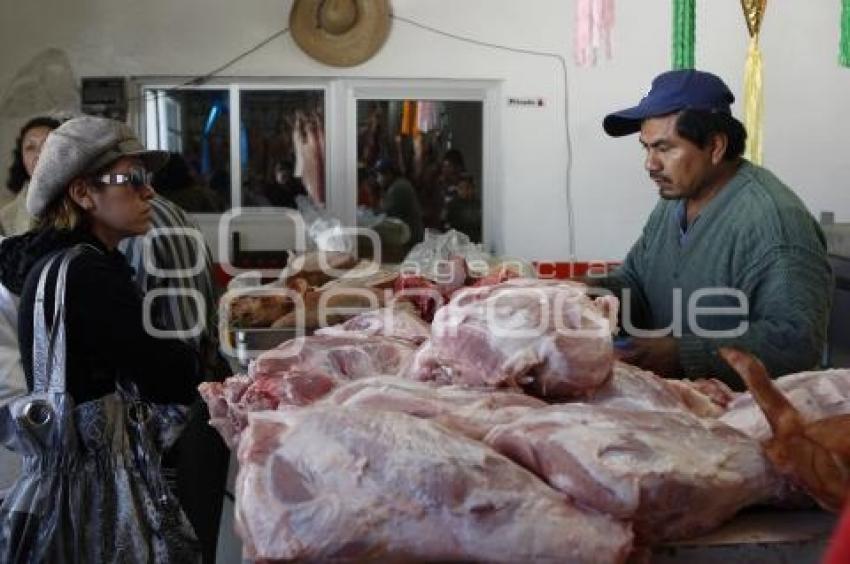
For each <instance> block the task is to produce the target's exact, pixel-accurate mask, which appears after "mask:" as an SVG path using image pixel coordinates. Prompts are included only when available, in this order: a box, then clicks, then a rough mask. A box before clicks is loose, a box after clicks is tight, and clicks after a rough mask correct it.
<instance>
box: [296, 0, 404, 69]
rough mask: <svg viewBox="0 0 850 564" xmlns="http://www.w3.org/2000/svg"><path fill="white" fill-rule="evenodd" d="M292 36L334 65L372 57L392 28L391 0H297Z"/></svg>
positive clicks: (305, 48)
mask: <svg viewBox="0 0 850 564" xmlns="http://www.w3.org/2000/svg"><path fill="white" fill-rule="evenodd" d="M289 28H290V30H291V32H292V37H293V38H294V39H295V42H296V43H297V44H298V46H299V47H301V49H303V50H304V52H305V53H307V54H308V55H310V56H311V57H313V58H314V59H316V60H317V61H319V62H322V63H325V64H326V65H330V66H334V67H352V66H354V65H359V64H360V63H363V62H364V61H367V60H369V59H370V58H371V57H372V56H373V55H374V54H375V53H377V52H378V50H379V49H380V48H381V46H382V45H383V44H384V42H385V41H386V40H387V35H388V34H389V31H390V2H389V0H295V4H294V5H293V6H292V11H291V12H290V13H289Z"/></svg>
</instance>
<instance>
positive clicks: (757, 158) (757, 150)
mask: <svg viewBox="0 0 850 564" xmlns="http://www.w3.org/2000/svg"><path fill="white" fill-rule="evenodd" d="M761 77H762V75H761V50H760V49H759V36H758V35H755V36H754V37H753V38H752V39H750V48H749V52H748V53H747V65H746V68H745V70H744V127H746V129H747V148H746V150H745V151H744V157H746V158H747V159H748V160H749V161H751V162H753V163H755V164H758V165H760V164H761V163H762V147H761V137H762V123H761V118H762V108H763V107H764V96H763V95H762V88H761V86H762V78H761Z"/></svg>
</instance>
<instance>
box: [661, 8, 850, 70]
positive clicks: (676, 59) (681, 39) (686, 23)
mask: <svg viewBox="0 0 850 564" xmlns="http://www.w3.org/2000/svg"><path fill="white" fill-rule="evenodd" d="M844 1H845V3H846V2H850V0H844ZM695 25H696V0H673V68H674V69H692V68H694V43H695V42H696V35H695V33H694V28H695Z"/></svg>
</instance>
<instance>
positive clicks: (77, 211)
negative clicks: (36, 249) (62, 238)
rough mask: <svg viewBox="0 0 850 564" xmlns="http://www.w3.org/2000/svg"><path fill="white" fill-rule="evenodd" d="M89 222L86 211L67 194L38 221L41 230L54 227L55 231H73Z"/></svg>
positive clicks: (52, 205)
mask: <svg viewBox="0 0 850 564" xmlns="http://www.w3.org/2000/svg"><path fill="white" fill-rule="evenodd" d="M87 220H88V217H87V215H86V212H85V210H83V208H81V207H80V206H79V204H77V202H75V201H74V199H73V198H71V195H70V194H69V193H68V192H65V193H64V194H63V195H62V197H61V198H57V199H56V200H55V201H54V202H53V203H52V204H50V207H48V208H47V210H46V211H45V212H44V215H43V216H41V217H40V218H39V219H38V220H37V221H36V226H37V227H39V228H43V227H53V228H54V229H63V230H71V229H76V228H77V227H79V226H81V225H83V224H85V223H86V222H87Z"/></svg>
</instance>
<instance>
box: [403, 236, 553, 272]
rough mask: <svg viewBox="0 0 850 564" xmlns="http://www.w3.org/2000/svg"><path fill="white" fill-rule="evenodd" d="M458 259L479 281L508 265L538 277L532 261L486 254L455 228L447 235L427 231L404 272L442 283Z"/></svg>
mask: <svg viewBox="0 0 850 564" xmlns="http://www.w3.org/2000/svg"><path fill="white" fill-rule="evenodd" d="M455 257H462V258H463V259H464V260H465V262H466V268H467V270H468V272H469V274H470V275H472V276H473V277H476V278H481V277H484V276H487V275H488V274H490V272H491V271H492V270H494V269H497V268H499V267H500V266H507V267H509V268H510V269H511V270H513V271H515V272H516V274H518V275H520V276H522V277H524V278H536V277H537V275H536V273H535V270H534V268H533V267H532V266H531V265H530V264H529V263H528V262H526V261H521V260H515V259H505V258H498V257H495V256H493V255H491V254H490V253H488V252H487V251H485V250H484V247H483V245H481V244H480V243H473V242H472V241H470V239H469V237H468V236H467V235H466V234H464V233H461V232H460V231H456V230H454V229H450V230H449V231H446V232H445V233H442V232H440V231H437V230H434V229H426V230H425V238H424V240H423V241H422V242H421V243H419V244H417V245H416V246H415V247H413V248H412V249H411V250H410V252H409V253H408V254H407V256H406V257H405V259H404V262H403V263H402V266H401V271H402V272H403V273H408V274H416V275H419V276H423V277H425V278H428V279H429V280H440V279H441V278H444V277H445V271H446V265H447V263H451V262H453V261H452V259H454V258H455Z"/></svg>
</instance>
